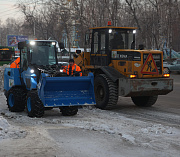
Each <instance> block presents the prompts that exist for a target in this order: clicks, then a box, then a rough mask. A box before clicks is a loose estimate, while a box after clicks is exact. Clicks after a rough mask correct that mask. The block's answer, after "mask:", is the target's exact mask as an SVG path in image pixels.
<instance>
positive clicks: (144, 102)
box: [131, 95, 158, 107]
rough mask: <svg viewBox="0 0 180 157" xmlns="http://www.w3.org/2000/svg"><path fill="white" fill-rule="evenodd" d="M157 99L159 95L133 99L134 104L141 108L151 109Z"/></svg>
mask: <svg viewBox="0 0 180 157" xmlns="http://www.w3.org/2000/svg"><path fill="white" fill-rule="evenodd" d="M157 98H158V95H156V96H138V97H131V99H132V101H133V102H134V104H135V105H136V106H139V107H150V106H152V105H154V104H155V103H156V101H157Z"/></svg>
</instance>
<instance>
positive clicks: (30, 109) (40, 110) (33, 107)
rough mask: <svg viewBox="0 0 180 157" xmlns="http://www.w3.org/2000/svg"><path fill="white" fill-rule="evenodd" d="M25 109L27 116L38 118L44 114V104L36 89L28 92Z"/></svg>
mask: <svg viewBox="0 0 180 157" xmlns="http://www.w3.org/2000/svg"><path fill="white" fill-rule="evenodd" d="M26 110H27V113H28V116H29V117H37V118H40V117H42V116H43V115H44V105H43V103H42V101H41V100H40V98H39V96H38V93H37V91H36V90H31V91H29V92H28V94H27V102H26Z"/></svg>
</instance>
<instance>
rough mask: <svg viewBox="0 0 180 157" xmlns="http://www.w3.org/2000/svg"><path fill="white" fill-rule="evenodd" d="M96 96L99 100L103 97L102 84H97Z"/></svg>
mask: <svg viewBox="0 0 180 157" xmlns="http://www.w3.org/2000/svg"><path fill="white" fill-rule="evenodd" d="M96 98H97V100H99V101H102V100H103V99H104V88H103V86H101V85H99V86H98V87H97V90H96Z"/></svg>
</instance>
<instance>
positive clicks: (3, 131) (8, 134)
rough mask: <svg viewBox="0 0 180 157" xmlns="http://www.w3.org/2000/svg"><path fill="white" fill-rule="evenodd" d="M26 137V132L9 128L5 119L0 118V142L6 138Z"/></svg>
mask: <svg viewBox="0 0 180 157" xmlns="http://www.w3.org/2000/svg"><path fill="white" fill-rule="evenodd" d="M26 135H27V133H26V131H24V130H19V129H18V128H15V127H13V126H11V125H10V124H9V123H8V121H7V120H6V119H4V118H3V117H2V116H0V140H2V139H8V138H13V139H19V138H24V137H26Z"/></svg>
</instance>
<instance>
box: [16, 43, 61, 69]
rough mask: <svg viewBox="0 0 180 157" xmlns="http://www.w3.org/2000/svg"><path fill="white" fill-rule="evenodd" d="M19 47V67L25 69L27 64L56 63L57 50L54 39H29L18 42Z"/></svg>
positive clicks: (46, 64) (45, 64)
mask: <svg viewBox="0 0 180 157" xmlns="http://www.w3.org/2000/svg"><path fill="white" fill-rule="evenodd" d="M18 49H20V58H21V63H20V67H21V69H22V70H23V71H24V70H27V68H28V66H29V65H38V66H40V65H44V66H48V65H54V64H57V63H58V62H57V51H56V42H55V41H47V40H46V41H43V40H31V41H25V42H20V43H18Z"/></svg>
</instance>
